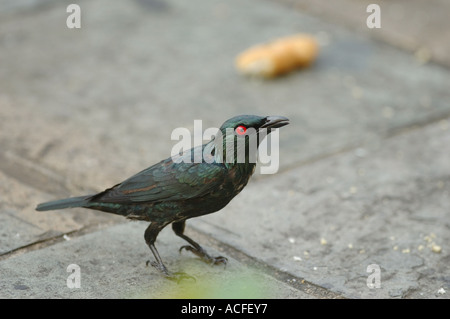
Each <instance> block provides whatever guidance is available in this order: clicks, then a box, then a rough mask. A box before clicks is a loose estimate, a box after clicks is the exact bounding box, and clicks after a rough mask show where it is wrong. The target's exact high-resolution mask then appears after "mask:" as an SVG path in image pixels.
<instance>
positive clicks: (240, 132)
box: [236, 125, 247, 135]
mask: <svg viewBox="0 0 450 319" xmlns="http://www.w3.org/2000/svg"><path fill="white" fill-rule="evenodd" d="M245 132H247V128H246V127H245V126H244V125H239V126H238V127H236V134H237V135H245Z"/></svg>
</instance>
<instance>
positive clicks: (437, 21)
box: [276, 0, 450, 67]
mask: <svg viewBox="0 0 450 319" xmlns="http://www.w3.org/2000/svg"><path fill="white" fill-rule="evenodd" d="M276 1H277V2H278V3H283V4H285V5H288V6H289V7H291V8H294V9H296V10H299V11H302V12H304V13H308V14H312V15H315V16H318V17H320V18H322V19H324V20H326V21H329V22H331V23H335V24H337V25H342V26H345V27H347V28H350V29H352V30H354V31H357V32H359V33H364V34H365V35H366V36H369V37H372V38H375V39H378V40H382V41H385V42H387V43H389V44H390V45H393V46H396V47H400V48H402V49H405V50H408V51H410V52H412V53H414V55H415V57H416V59H417V60H418V62H421V63H427V62H430V61H434V62H438V63H441V64H443V65H446V66H447V67H449V66H450V57H449V55H448V52H449V50H450V31H449V30H450V28H449V25H448V12H449V11H450V3H449V2H448V1H446V0H429V1H421V0H408V1H389V0H379V1H376V2H374V1H370V0H337V1H333V2H331V1H326V0H318V1H308V0H276ZM370 4H377V5H378V6H379V9H380V22H381V25H380V26H381V28H372V29H371V28H368V27H367V18H368V17H369V15H370V14H372V13H373V11H372V10H370V12H367V8H368V6H369V5H370Z"/></svg>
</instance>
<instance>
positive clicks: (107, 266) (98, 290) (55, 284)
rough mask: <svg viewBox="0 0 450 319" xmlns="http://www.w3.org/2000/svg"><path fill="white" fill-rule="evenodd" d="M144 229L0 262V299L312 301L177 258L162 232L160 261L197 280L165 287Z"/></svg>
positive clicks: (112, 232)
mask: <svg viewBox="0 0 450 319" xmlns="http://www.w3.org/2000/svg"><path fill="white" fill-rule="evenodd" d="M145 224H146V223H141V222H129V223H126V224H122V225H116V226H113V227H109V228H108V229H106V230H104V231H101V232H94V233H91V234H87V235H84V236H81V237H76V238H71V237H70V236H69V237H66V238H67V239H66V240H64V241H62V242H59V243H57V244H55V245H52V246H49V247H46V248H42V249H39V250H36V251H31V252H28V253H26V254H22V255H20V256H15V257H11V258H9V259H7V260H5V261H2V262H1V263H0V274H1V275H0V276H1V277H0V298H81V299H85V298H108V299H109V298H263V299H264V298H283V299H284V298H310V295H308V294H306V293H303V292H301V291H299V290H297V289H294V288H292V287H290V286H289V285H287V284H285V283H282V282H280V281H278V280H275V279H273V278H272V277H270V276H268V275H266V274H265V273H263V272H261V271H260V270H258V269H256V268H255V269H252V268H249V267H246V266H243V265H241V264H240V263H239V262H238V261H236V260H234V259H232V258H229V264H228V266H227V267H226V268H224V267H223V266H216V267H213V266H209V265H206V264H204V263H203V262H201V261H200V260H199V259H198V258H197V257H195V256H194V255H192V254H189V253H182V254H179V253H178V247H179V246H181V245H184V242H183V241H182V240H181V239H179V238H176V236H174V235H173V234H171V231H169V229H166V230H163V231H162V233H161V234H160V237H159V238H158V241H157V246H158V249H159V251H160V254H161V257H162V258H164V259H165V260H167V263H166V264H167V266H168V267H170V268H171V269H172V270H173V271H184V272H186V273H188V274H189V275H191V276H194V277H195V278H196V280H195V281H194V280H191V279H189V280H188V279H186V280H183V281H181V282H180V283H176V282H172V281H169V280H167V279H165V278H163V277H162V276H161V275H160V274H159V272H157V271H156V270H155V269H153V268H152V267H151V266H149V267H146V265H145V263H146V260H148V258H149V257H150V251H149V249H148V248H147V247H146V246H145V244H143V243H144V238H143V233H144V230H145V227H146V225H145ZM208 250H209V252H210V253H211V254H220V252H218V251H215V250H214V249H212V248H209V249H208ZM71 265H77V266H78V267H79V274H80V277H79V278H80V281H79V284H80V286H79V287H78V288H77V287H73V286H72V284H73V283H74V280H73V276H74V274H75V273H74V272H73V270H72V268H71V267H73V266H71ZM68 268H69V269H68ZM68 282H69V284H68Z"/></svg>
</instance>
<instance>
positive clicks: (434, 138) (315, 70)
mask: <svg viewBox="0 0 450 319" xmlns="http://www.w3.org/2000/svg"><path fill="white" fill-rule="evenodd" d="M299 2H300V1H299ZM341 2H342V1H341ZM344 2H345V1H344ZM68 3H69V2H61V1H51V0H49V1H42V2H38V1H20V2H14V3H13V2H10V1H8V2H4V3H2V4H0V8H1V9H4V10H0V17H1V20H0V47H1V49H2V51H1V52H2V53H1V55H0V87H1V89H0V119H1V125H0V191H1V194H2V195H1V196H2V198H1V201H0V221H1V222H2V224H3V225H5V227H2V228H1V229H0V269H1V270H2V271H1V272H0V273H1V274H2V275H1V277H0V286H1V287H2V289H1V293H2V294H3V296H4V297H7V298H9V297H18V298H21V297H24V298H28V297H41V298H52V297H63V298H66V297H68V298H69V297H79V298H89V297H92V298H100V297H105V298H116V297H160V296H166V295H165V294H166V293H169V292H168V291H170V288H168V287H169V286H170V285H168V286H166V284H165V283H164V281H161V278H159V277H158V276H156V275H155V274H154V273H152V272H151V271H150V270H149V269H145V267H144V268H141V267H140V265H139V266H138V265H137V264H136V263H138V262H141V260H142V259H145V258H147V257H146V256H148V248H147V247H146V245H145V243H144V241H143V239H142V232H143V229H141V228H139V227H140V226H139V227H138V226H136V225H134V224H128V223H126V221H125V220H124V219H121V218H120V217H118V216H111V215H107V214H103V213H100V212H92V211H89V212H87V211H85V210H82V209H73V210H66V211H61V212H45V213H37V212H35V211H34V207H35V205H36V204H37V203H39V202H42V201H46V200H51V199H56V198H60V197H65V196H70V195H79V194H85V193H86V194H87V193H93V192H96V191H101V190H103V189H105V188H106V187H110V186H112V185H114V184H116V183H118V182H120V181H122V180H123V179H125V178H127V177H128V176H130V175H131V174H134V173H136V172H137V171H139V170H141V169H143V168H145V167H147V166H149V165H150V164H153V163H155V162H157V161H159V160H160V159H162V158H165V157H168V156H169V155H170V150H171V147H172V146H173V145H174V144H175V141H172V140H171V139H170V135H171V132H172V130H173V129H174V128H176V127H187V128H189V129H192V128H193V123H194V120H195V119H202V120H203V128H204V129H205V128H207V127H218V126H220V125H221V123H222V122H223V121H224V120H225V119H227V118H229V117H231V116H234V115H236V114H243V113H254V114H267V115H272V114H279V115H284V116H287V117H289V118H290V119H291V125H289V126H287V127H286V128H283V129H282V130H281V134H280V138H281V139H280V144H281V145H280V154H281V158H280V166H281V168H280V172H279V174H278V175H274V176H268V175H259V176H255V177H254V178H253V180H252V181H251V183H250V184H249V185H248V186H247V188H246V189H245V190H244V191H243V193H242V194H241V195H239V196H238V197H237V198H236V199H235V200H234V201H233V202H232V203H231V204H230V206H228V207H227V208H225V209H224V211H223V212H220V213H218V214H214V215H211V216H205V217H202V218H200V219H197V220H193V221H192V222H190V225H192V227H193V230H192V229H191V230H192V231H194V232H197V235H199V234H201V233H203V234H204V235H203V240H206V247H208V248H210V247H211V246H213V247H216V248H220V247H221V245H222V246H223V247H228V248H227V249H228V251H225V252H228V253H229V254H230V255H231V256H232V257H234V259H233V261H232V263H231V265H230V267H229V268H227V269H226V271H225V272H223V274H222V275H218V274H219V270H218V269H217V270H216V268H214V270H213V269H210V268H208V267H206V268H201V269H202V270H201V271H197V270H195V269H194V272H207V273H210V274H211V276H218V278H217V280H219V281H220V280H225V281H227V282H231V286H230V287H231V288H230V289H231V290H232V289H233V285H232V283H233V280H232V278H233V277H235V276H237V275H236V270H239V271H240V272H243V273H245V274H247V273H248V274H249V277H252V278H254V277H255V276H262V277H264V278H267V282H268V283H269V286H270V287H275V288H273V290H274V295H273V297H275V298H286V297H287V298H304V297H313V298H319V297H338V296H340V295H343V296H345V297H350V298H360V297H363V298H365V297H367V298H372V297H373V298H399V297H400V298H435V297H438V298H448V290H449V289H450V288H449V284H448V283H449V273H448V267H446V265H447V264H448V248H447V247H446V243H447V242H448V239H449V238H448V220H449V218H448V217H449V216H448V209H447V208H448V207H449V201H448V193H449V187H450V186H449V179H448V178H449V177H448V173H447V172H448V171H449V164H448V162H449V161H448V158H449V151H448V145H449V135H448V134H449V133H448V132H449V125H450V124H449V116H450V105H449V103H448V101H449V100H450V92H449V91H448V85H447V83H450V72H449V71H448V70H447V69H445V68H444V67H442V66H441V65H439V64H433V63H425V62H427V61H426V60H423V56H422V58H420V55H419V56H418V55H417V54H409V53H408V52H405V51H402V50H400V49H397V48H396V47H395V41H390V40H389V39H387V38H386V37H384V36H381V37H380V39H383V41H384V40H385V41H386V42H388V43H390V44H385V43H383V42H380V41H374V40H373V38H371V36H369V35H368V33H367V30H366V29H367V28H366V26H365V24H362V25H360V24H351V23H350V26H352V29H348V28H347V27H348V26H349V23H348V21H347V20H346V19H345V18H343V17H339V16H338V17H337V18H335V19H328V18H327V15H324V14H318V15H317V16H316V17H312V16H309V15H307V14H305V13H301V12H300V11H299V10H298V8H299V7H298V6H297V7H296V10H292V9H291V8H290V7H288V6H285V5H280V3H277V2H275V1H256V0H253V1H245V2H240V1H234V0H233V1H227V2H223V1H197V2H196V3H195V5H194V4H192V3H190V2H186V1H182V0H170V1H164V2H163V1H157V0H151V1H144V0H139V1H128V2H124V1H106V0H97V1H78V2H77V3H78V4H80V6H81V9H82V28H81V29H79V30H73V29H68V28H67V27H66V25H65V22H66V18H67V15H68V14H67V12H66V7H67V5H68ZM323 3H324V2H323ZM323 3H322V6H324V5H323ZM345 3H351V1H347V2H345ZM383 3H384V2H383ZM417 3H418V2H417V1H414V2H413V5H415V6H418V4H417ZM2 6H3V7H2ZM316 6H320V5H317V4H316ZM325 7H326V5H325ZM441 8H442V7H441ZM300 9H301V8H300ZM354 10H357V9H354ZM436 10H437V9H436ZM349 11H350V10H349ZM438 16H439V15H437V17H438ZM438 20H439V19H438ZM429 30H431V29H429ZM298 32H307V33H311V34H313V35H314V36H316V37H317V39H318V40H319V42H320V45H321V51H320V56H319V59H318V61H316V63H315V64H314V65H313V66H312V67H311V68H309V69H305V70H302V71H299V72H294V73H292V74H291V75H288V76H285V77H282V78H279V79H277V80H274V81H260V80H254V79H248V78H245V77H242V76H240V75H239V74H238V73H237V72H236V70H235V69H234V65H233V64H234V58H235V56H236V55H237V54H238V53H240V52H241V51H242V50H244V49H246V48H247V47H249V46H251V45H253V44H256V43H260V42H264V41H267V40H271V39H274V38H276V37H279V36H284V35H288V34H292V33H298ZM383 32H387V33H389V28H387V29H385V30H384V31H383ZM410 32H411V33H413V31H411V30H410ZM430 32H431V31H430ZM397 36H398V37H402V34H401V33H400V35H397ZM405 37H406V36H403V38H405ZM421 37H423V36H421ZM392 44H394V46H393V45H392ZM399 46H400V47H402V45H401V44H399ZM433 48H434V47H433ZM433 52H435V51H433ZM433 54H434V53H433ZM433 58H434V56H433ZM435 61H439V59H437V58H436V59H435ZM117 224H120V225H117ZM113 225H115V226H113ZM128 233H130V234H132V235H130V237H133V236H136V237H135V238H136V239H129V238H128V235H127V234H128ZM63 234H69V237H70V236H72V235H73V236H75V237H77V238H74V239H73V240H71V241H67V242H61V240H62V238H63V237H62V235H63ZM205 234H206V235H205ZM122 236H123V237H122ZM173 237H174V236H173V235H172V234H171V235H170V236H167V232H165V233H164V235H163V236H162V237H161V240H160V244H159V245H160V247H161V248H160V249H161V250H162V252H164V257H165V261H166V262H167V263H168V264H169V265H170V266H174V267H175V268H182V267H183V265H184V262H185V261H186V262H187V264H189V265H192V264H194V265H195V267H197V261H195V259H192V258H191V259H189V258H190V257H188V258H186V257H183V255H182V256H181V257H180V256H179V255H178V253H176V248H177V247H178V245H180V244H179V243H178V242H177V241H176V240H175V239H174V238H173ZM133 238H134V237H133ZM208 239H209V240H210V241H211V242H208ZM128 240H130V243H132V245H130V246H128V247H127V246H126V245H128V244H126V243H127V241H128ZM175 243H177V244H175ZM433 245H435V246H436V245H439V246H441V252H440V253H436V252H433V251H432V250H431V247H432V246H433ZM174 246H175V247H174ZM89 247H95V249H89ZM130 247H132V249H131V248H130ZM77 249H79V253H78V252H77ZM135 249H136V250H135ZM210 249H212V248H210ZM123 250H125V251H123ZM66 251H67V252H66ZM52 256H53V257H54V258H53V257H52ZM73 256H77V258H78V259H77V261H78V262H79V263H80V264H83V266H82V269H83V272H84V271H86V273H85V275H86V278H87V280H83V283H84V284H83V288H82V290H77V291H72V290H68V289H67V287H65V286H64V283H65V281H64V280H65V278H67V273H66V272H65V267H67V265H68V264H69V263H76V262H77V261H72V259H73V258H72V257H73ZM32 260H34V261H36V260H37V261H39V262H38V263H40V262H41V261H42V266H41V268H39V267H37V268H36V267H34V268H33V267H32V266H30V261H32ZM107 260H113V261H114V263H113V262H111V263H108V262H107ZM105 262H106V263H105ZM372 263H375V264H378V265H380V267H381V288H380V289H369V288H368V287H367V285H366V279H367V276H368V275H369V273H367V272H366V267H367V266H368V265H369V264H372ZM252 264H256V265H258V267H259V266H261V267H263V268H266V271H263V272H262V274H261V273H260V271H259V270H253V269H249V270H245V269H247V267H250V265H252ZM80 266H81V265H80ZM133 267H135V268H133ZM193 267H194V266H193ZM195 267H194V268H195ZM199 267H203V266H199ZM267 269H269V270H268V271H267ZM121 270H122V271H121ZM277 274H282V275H277ZM142 278H145V279H144V280H143V281H141V280H142ZM237 278H238V280H237V281H244V282H245V280H243V279H242V280H241V279H240V278H242V277H239V276H237ZM287 278H288V279H287ZM61 279H62V280H63V281H62V282H61ZM294 280H296V281H294ZM288 281H289V282H288ZM294 282H297V283H299V282H301V283H302V285H304V286H302V285H295V284H293V283H294ZM118 283H123V284H124V285H123V289H116V290H114V291H109V292H104V291H103V290H102V288H101V285H102V284H105V285H106V286H108V287H115V286H113V285H119V284H118ZM287 283H288V284H287ZM205 285H208V284H207V283H199V286H200V287H205ZM306 285H310V286H308V287H315V288H314V289H316V290H314V289H313V288H311V289H309V288H305V287H306ZM42 286H45V287H46V288H45V289H44V290H39V288H38V287H42ZM150 286H152V287H157V289H155V291H156V290H158V291H159V292H158V293H157V292H155V291H152V293H151V294H149V292H148V290H147V289H148V287H150ZM212 286H214V284H212ZM207 287H208V288H207V290H208V289H213V287H211V286H207ZM441 288H443V289H444V290H446V291H447V293H443V294H440V293H437V291H438V290H439V289H441ZM258 289H259V288H256V290H258ZM321 289H322V290H321ZM259 290H261V289H259ZM184 291H185V293H186V294H188V295H189V294H190V295H192V293H194V294H195V291H194V292H192V291H191V290H190V288H186V289H185V290H184ZM250 291H252V290H251V289H250ZM326 292H329V294H328V295H327V293H326ZM441 292H442V290H441ZM170 293H173V292H170ZM170 296H172V295H170Z"/></svg>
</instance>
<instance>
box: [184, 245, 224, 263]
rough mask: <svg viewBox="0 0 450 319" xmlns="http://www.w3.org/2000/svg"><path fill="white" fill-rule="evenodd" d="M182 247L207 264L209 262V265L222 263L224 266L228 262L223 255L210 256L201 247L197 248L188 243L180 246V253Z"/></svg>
mask: <svg viewBox="0 0 450 319" xmlns="http://www.w3.org/2000/svg"><path fill="white" fill-rule="evenodd" d="M183 249H186V250H189V251H191V252H192V253H193V254H195V255H197V256H198V257H200V258H201V259H202V260H203V261H204V262H206V263H207V264H211V265H219V264H223V265H224V266H226V265H227V263H228V258H226V257H223V256H217V257H212V256H210V255H208V253H207V252H206V251H205V250H204V249H203V248H201V247H200V249H197V248H195V247H193V246H190V245H186V246H181V247H180V253H181V251H182V250H183Z"/></svg>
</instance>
